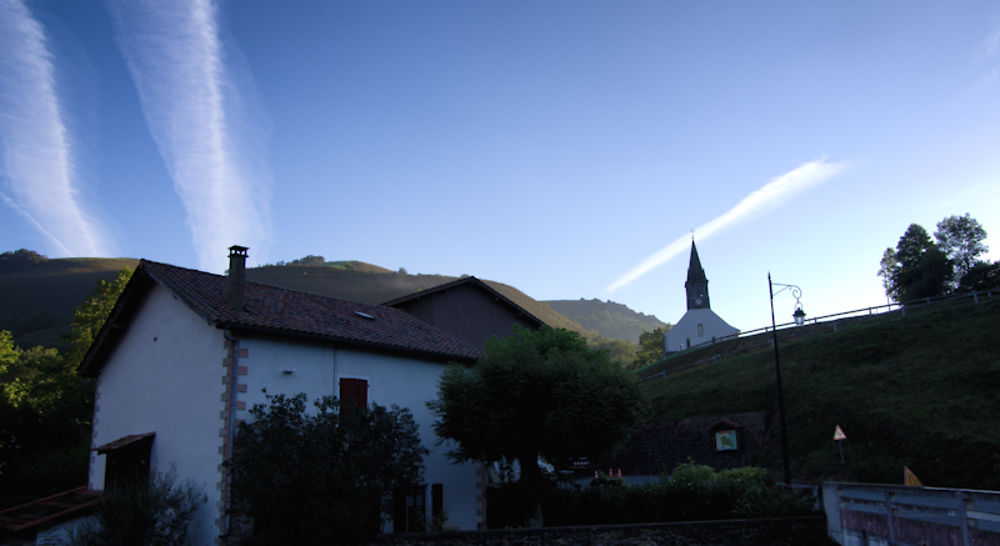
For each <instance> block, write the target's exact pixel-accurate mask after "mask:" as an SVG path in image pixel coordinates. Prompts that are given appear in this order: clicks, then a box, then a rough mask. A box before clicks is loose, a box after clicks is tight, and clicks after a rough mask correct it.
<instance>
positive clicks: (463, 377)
mask: <svg viewBox="0 0 1000 546" xmlns="http://www.w3.org/2000/svg"><path fill="white" fill-rule="evenodd" d="M428 407H430V409H431V410H432V411H433V412H434V414H435V415H436V417H437V419H436V421H435V423H434V431H435V432H436V433H437V434H438V436H440V437H441V438H445V439H449V440H454V442H455V444H454V449H453V450H452V451H450V452H449V456H451V457H452V458H453V459H455V460H456V461H467V460H474V461H483V462H512V461H515V460H516V461H517V462H518V463H519V466H520V480H519V482H520V484H521V486H523V491H524V493H525V498H526V503H525V504H526V506H525V513H526V515H527V517H526V522H527V524H529V525H539V524H541V511H540V508H539V503H538V499H539V498H540V492H541V490H542V488H543V485H544V483H545V477H544V476H543V474H542V471H541V469H540V467H539V464H538V459H539V457H543V458H545V459H546V460H547V461H549V462H552V463H555V464H561V463H564V462H566V461H567V460H569V459H571V458H576V457H590V458H591V459H592V460H597V459H600V458H601V457H603V456H605V455H608V454H610V453H611V452H613V450H614V449H615V448H616V447H617V446H619V445H620V444H621V443H622V442H624V441H625V440H626V439H627V437H628V434H629V432H630V431H631V428H632V427H633V426H634V425H635V423H636V422H637V420H638V418H639V414H640V411H641V399H640V393H639V388H638V382H637V380H636V378H635V376H634V375H633V374H631V373H629V372H627V371H625V370H623V369H622V368H621V367H620V366H617V365H615V364H614V363H612V362H611V361H610V360H609V359H608V355H607V353H606V352H604V351H598V350H594V349H591V348H589V347H587V343H586V341H585V340H584V338H583V337H581V336H580V335H579V334H577V333H575V332H570V331H568V330H562V329H559V330H554V329H551V328H545V327H543V328H542V329H540V330H538V331H530V330H526V329H523V328H517V327H515V329H514V332H513V333H512V335H510V336H508V337H506V338H502V339H500V338H497V337H494V338H493V339H491V340H490V341H488V342H487V344H486V355H485V356H484V357H483V358H481V359H480V360H479V362H478V363H477V364H476V365H475V366H473V367H471V368H467V367H462V366H452V367H450V368H448V370H446V371H445V373H444V374H443V375H442V377H441V383H440V390H439V393H438V399H437V400H434V401H432V402H430V403H428Z"/></svg>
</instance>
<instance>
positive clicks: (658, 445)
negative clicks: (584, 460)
mask: <svg viewBox="0 0 1000 546" xmlns="http://www.w3.org/2000/svg"><path fill="white" fill-rule="evenodd" d="M722 419H727V420H729V421H731V422H734V423H736V424H739V425H740V428H739V438H740V440H739V441H740V449H739V450H737V451H716V450H715V433H714V432H711V431H710V430H709V429H710V428H711V427H712V425H714V424H716V423H718V422H719V421H720V420H722ZM766 426H767V422H766V418H765V414H764V412H762V411H754V412H747V413H735V414H729V415H716V416H702V417H691V418H688V419H680V420H678V421H666V422H659V423H651V424H649V425H647V426H646V427H645V428H643V429H642V430H639V431H636V432H635V433H634V434H632V437H631V438H630V439H629V441H628V442H627V443H626V444H625V446H624V447H622V449H620V450H619V451H618V453H617V454H616V455H615V456H614V457H612V458H611V459H610V460H609V461H601V463H599V466H598V468H604V467H608V466H610V467H614V468H615V469H617V468H621V469H622V471H623V472H624V473H625V475H626V476H628V475H629V474H632V475H635V474H644V475H653V476H655V475H657V474H660V473H661V472H664V471H666V472H670V471H672V470H673V469H674V467H676V466H677V465H678V464H680V463H683V462H687V460H688V459H691V460H692V461H694V462H695V463H697V464H704V465H708V466H711V467H713V468H715V469H716V470H723V469H726V468H736V467H740V466H748V465H751V464H752V463H753V461H754V457H755V456H756V455H757V454H759V453H760V452H761V451H762V450H763V448H764V441H765V434H766Z"/></svg>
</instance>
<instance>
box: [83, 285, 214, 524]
mask: <svg viewBox="0 0 1000 546" xmlns="http://www.w3.org/2000/svg"><path fill="white" fill-rule="evenodd" d="M225 352H226V351H225V345H224V339H223V334H222V332H221V331H220V330H216V329H215V328H213V327H210V326H208V325H207V324H206V322H205V320H204V319H202V318H201V317H199V316H198V315H196V314H195V313H194V312H192V311H191V310H190V309H188V308H187V306H185V305H184V304H183V303H181V302H180V301H178V300H176V299H175V298H174V296H173V295H172V294H171V293H170V292H169V291H168V290H166V289H164V288H162V287H160V286H155V287H154V288H153V289H152V291H151V293H150V294H149V297H148V298H147V299H146V301H145V303H144V304H143V307H142V309H141V311H140V312H138V313H137V314H136V316H135V319H134V320H133V321H132V323H131V325H130V326H129V331H128V334H127V335H125V336H124V337H123V338H122V340H121V343H120V344H119V345H118V347H117V348H116V349H115V351H114V352H113V353H112V354H111V355H110V357H109V358H108V361H107V363H106V364H105V367H104V369H103V370H102V372H101V374H100V376H99V377H98V380H97V394H96V400H95V404H94V424H93V439H92V441H91V447H97V446H99V445H102V444H106V443H108V442H111V441H114V440H117V439H119V438H121V437H123V436H127V435H129V434H141V433H146V432H155V433H156V437H155V439H154V440H153V445H152V452H151V458H150V471H151V472H163V471H168V470H170V469H175V470H176V472H177V475H178V476H179V477H181V478H182V479H184V480H191V481H192V482H193V483H194V485H195V486H196V487H197V488H199V489H200V490H201V491H202V493H204V496H203V500H204V501H205V504H204V505H203V506H202V508H201V509H200V510H199V511H198V513H197V515H196V517H195V521H194V526H195V529H196V532H197V533H198V534H199V537H200V538H201V539H202V540H205V539H206V538H207V539H214V538H215V537H216V536H218V534H219V533H218V529H217V527H216V518H217V509H216V508H217V505H218V503H219V501H220V494H221V492H220V489H219V486H220V483H219V480H220V473H219V465H220V464H221V463H222V451H221V449H222V437H221V436H220V430H221V429H222V428H223V426H224V422H223V416H222V415H221V414H220V410H221V409H222V404H221V402H220V400H221V399H222V397H223V395H224V392H225V391H224V381H223V378H224V376H225V369H224V367H223V359H224V357H225ZM105 459H106V457H105V456H104V455H97V453H96V452H91V455H90V475H89V480H88V481H89V485H90V487H91V488H92V489H103V488H104V466H105ZM208 543H211V540H209V542H208Z"/></svg>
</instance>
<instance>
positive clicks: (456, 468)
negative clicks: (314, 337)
mask: <svg viewBox="0 0 1000 546" xmlns="http://www.w3.org/2000/svg"><path fill="white" fill-rule="evenodd" d="M238 343H239V352H238V354H239V355H240V358H239V361H238V367H239V368H240V369H241V370H242V371H244V372H245V375H241V376H238V378H237V380H238V385H237V388H236V392H237V398H236V407H237V412H236V416H237V418H239V419H248V418H249V410H250V408H252V407H253V405H254V404H258V403H261V404H263V403H266V401H267V400H266V396H265V394H264V393H263V392H262V389H264V388H266V389H267V393H268V394H278V393H283V394H296V393H299V392H304V393H306V395H307V397H308V398H309V401H310V403H311V402H312V401H313V400H316V399H318V398H320V397H322V396H326V395H337V394H338V391H339V388H338V385H339V382H340V379H341V378H351V379H365V380H367V381H368V402H369V403H376V404H380V405H383V406H389V405H392V404H395V405H398V406H400V407H405V408H408V409H409V410H410V412H411V413H412V414H413V418H414V420H415V421H416V423H417V425H418V426H419V428H420V437H421V438H422V441H423V445H424V447H426V448H427V449H429V450H430V454H429V455H428V456H427V457H425V459H424V464H425V473H424V479H425V483H426V484H427V485H428V487H427V499H426V503H425V505H426V506H427V507H428V512H429V510H430V506H431V499H430V485H431V484H434V483H441V484H443V485H444V507H445V510H446V511H447V515H448V523H449V524H458V525H459V528H461V529H476V528H477V526H478V524H479V523H480V522H482V521H485V513H484V512H483V509H484V506H483V502H482V500H481V495H482V493H483V487H484V485H485V484H484V482H483V478H481V477H480V474H479V472H477V470H478V468H479V465H474V464H462V465H455V464H453V463H452V462H451V461H449V460H448V459H447V457H446V456H445V452H446V451H447V450H448V449H449V447H448V446H447V445H441V446H438V445H437V437H436V436H435V434H434V431H433V430H432V428H431V424H432V423H433V421H434V418H433V415H432V414H431V412H430V410H428V409H427V405H426V403H427V402H428V401H429V400H431V399H433V398H436V396H437V388H438V380H439V378H440V376H441V373H442V372H443V371H444V368H445V367H444V365H443V364H440V363H434V362H424V361H420V360H415V359H412V358H407V357H399V356H387V355H381V354H375V353H369V352H364V351H357V350H351V349H344V348H336V347H332V346H329V345H325V344H301V343H293V342H290V341H287V340H280V339H264V338H242V339H240V340H239V342H238ZM285 370H291V373H285ZM429 516H430V514H429V513H428V517H429ZM390 529H391V527H390Z"/></svg>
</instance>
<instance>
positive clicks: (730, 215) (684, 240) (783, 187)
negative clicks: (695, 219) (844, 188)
mask: <svg viewBox="0 0 1000 546" xmlns="http://www.w3.org/2000/svg"><path fill="white" fill-rule="evenodd" d="M843 167H844V165H843V164H840V163H828V162H826V161H825V160H818V161H811V162H809V163H804V164H802V165H799V166H798V167H796V168H795V169H793V170H791V171H789V172H787V173H785V174H783V175H781V176H778V177H775V178H773V179H771V180H770V181H769V182H768V183H767V184H765V185H764V186H762V187H761V188H760V189H757V190H755V191H754V192H752V193H751V194H750V195H748V196H746V197H744V198H743V200H742V201H740V202H739V203H737V204H736V206H735V207H733V208H731V209H729V210H728V211H726V212H725V213H723V214H722V215H720V216H718V217H716V218H713V219H712V220H710V221H709V222H707V223H705V224H703V225H702V226H701V227H699V228H697V229H696V230H695V233H696V234H697V236H698V240H701V241H703V240H706V239H709V238H710V237H712V236H713V235H716V234H717V233H719V232H721V231H723V230H724V229H726V228H729V227H732V226H734V225H736V224H738V223H739V222H741V221H745V220H748V219H750V218H752V217H753V216H756V215H760V214H764V213H766V212H769V211H772V210H774V209H775V208H777V207H779V206H780V205H782V204H784V203H786V202H787V201H789V200H791V199H792V198H794V197H796V196H797V195H799V194H801V193H802V192H804V191H806V190H808V189H810V188H812V187H814V186H816V185H818V184H820V183H822V182H824V181H825V180H827V179H828V178H830V177H832V176H833V175H835V174H837V173H838V172H840V171H841V170H842V169H843ZM690 245H691V240H690V238H689V236H687V235H684V236H681V237H679V238H677V239H676V240H675V241H673V242H672V243H670V244H669V245H667V246H665V247H663V248H662V249H660V250H659V251H658V252H656V253H655V254H653V255H651V256H649V257H647V258H646V259H644V260H642V261H641V262H639V263H638V264H636V265H635V266H634V267H632V268H631V269H629V270H628V271H626V272H625V273H623V274H622V275H621V276H619V277H618V278H617V279H615V281H614V282H613V283H611V284H610V285H609V286H608V287H607V288H606V289H605V292H606V293H609V294H610V293H611V292H614V291H616V290H618V289H620V288H622V287H624V286H626V285H628V284H630V283H632V282H633V281H635V280H637V279H639V278H640V277H642V276H643V275H645V274H646V273H649V272H650V271H652V270H653V269H656V268H657V267H659V266H661V265H663V264H664V263H666V262H667V261H669V260H670V259H671V258H673V257H674V256H677V255H678V254H681V253H682V252H684V251H686V250H687V249H689V248H690Z"/></svg>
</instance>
